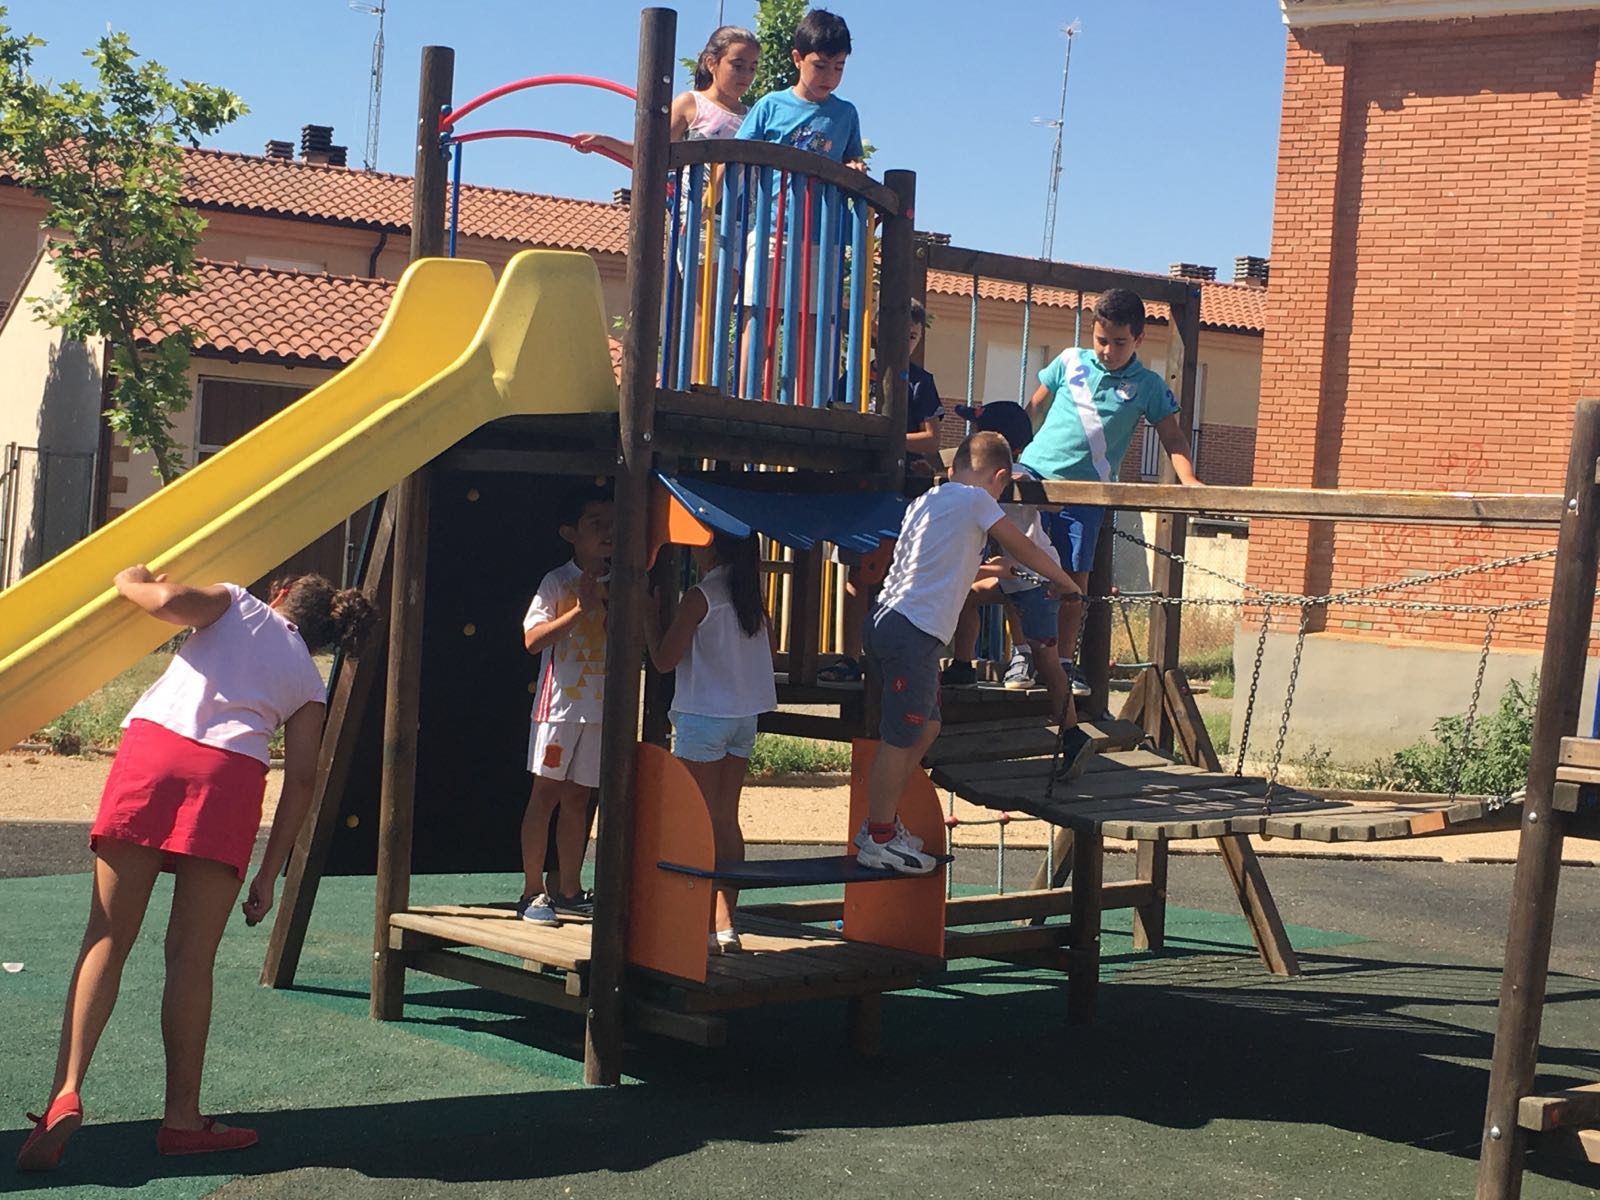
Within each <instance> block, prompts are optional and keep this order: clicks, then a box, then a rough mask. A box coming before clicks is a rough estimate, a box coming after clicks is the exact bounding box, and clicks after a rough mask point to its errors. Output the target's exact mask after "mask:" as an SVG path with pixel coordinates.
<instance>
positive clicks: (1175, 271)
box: [1167, 263, 1217, 283]
mask: <svg viewBox="0 0 1600 1200" xmlns="http://www.w3.org/2000/svg"><path fill="white" fill-rule="evenodd" d="M1167 274H1168V275H1169V276H1170V277H1172V278H1173V279H1199V280H1202V281H1203V282H1205V283H1213V282H1215V280H1216V278H1217V269H1216V268H1215V267H1204V266H1201V265H1200V264H1199V263H1173V264H1172V265H1171V266H1170V267H1168V268H1167Z"/></svg>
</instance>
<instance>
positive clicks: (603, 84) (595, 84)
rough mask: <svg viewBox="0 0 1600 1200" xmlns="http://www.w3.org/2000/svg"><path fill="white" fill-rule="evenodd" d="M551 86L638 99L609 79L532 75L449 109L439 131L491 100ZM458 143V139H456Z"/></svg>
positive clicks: (634, 94)
mask: <svg viewBox="0 0 1600 1200" xmlns="http://www.w3.org/2000/svg"><path fill="white" fill-rule="evenodd" d="M551 84H573V85H575V86H577V87H592V88H599V89H600V90H601V91H606V92H615V93H616V94H617V95H619V96H624V97H626V98H627V99H629V100H636V99H638V93H637V92H635V91H634V90H633V89H632V88H631V87H628V86H627V85H626V84H622V83H613V82H612V81H611V80H609V79H601V78H599V77H598V76H595V75H534V76H531V77H529V78H527V79H519V80H517V81H516V82H515V83H503V84H501V85H500V86H499V87H497V88H491V89H489V90H488V91H487V92H485V93H484V94H483V95H481V96H475V97H473V98H472V99H471V100H468V101H467V102H466V103H465V104H463V105H462V106H461V107H460V108H454V109H451V110H450V111H449V112H447V113H444V114H442V115H441V116H440V117H439V131H440V132H441V133H448V132H449V131H450V130H452V129H454V128H455V125H456V122H457V121H459V120H461V118H462V117H464V116H466V115H467V114H468V113H470V112H472V111H473V110H474V109H478V108H482V107H483V106H484V105H485V104H487V103H489V101H491V100H498V99H500V97H501V96H509V95H510V94H511V93H512V92H520V91H523V90H524V89H526V88H535V87H548V86H549V85H551ZM457 140H458V141H459V140H460V139H457Z"/></svg>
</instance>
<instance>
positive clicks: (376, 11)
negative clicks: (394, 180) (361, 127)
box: [349, 0, 388, 171]
mask: <svg viewBox="0 0 1600 1200" xmlns="http://www.w3.org/2000/svg"><path fill="white" fill-rule="evenodd" d="M349 4H350V7H351V8H353V9H355V11H356V12H362V13H369V14H371V15H373V16H375V17H377V18H378V36H377V37H375V38H373V39H372V81H371V84H370V86H369V87H368V89H367V148H366V151H365V152H364V153H363V154H362V156H361V165H362V167H363V169H365V170H368V171H376V170H377V169H378V126H379V124H380V122H381V121H382V119H383V14H384V12H385V11H387V5H388V0H372V3H365V2H364V0H349Z"/></svg>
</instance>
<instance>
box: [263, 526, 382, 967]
mask: <svg viewBox="0 0 1600 1200" xmlns="http://www.w3.org/2000/svg"><path fill="white" fill-rule="evenodd" d="M393 541H394V511H393V510H392V509H391V508H390V507H389V506H388V505H384V506H383V509H382V512H381V514H380V515H379V517H378V522H377V526H376V528H375V529H374V530H373V535H372V540H371V543H370V544H371V551H370V553H369V554H368V557H367V566H366V572H365V574H364V575H363V577H362V580H361V587H362V590H363V591H365V592H366V593H367V595H368V596H371V597H372V601H373V606H374V608H376V610H377V619H376V620H375V621H374V622H373V626H372V629H371V631H370V633H369V634H368V638H367V645H368V647H369V653H368V655H367V656H365V659H364V660H363V659H362V658H345V659H344V660H343V661H341V662H340V664H339V678H338V679H337V680H336V681H335V682H334V687H333V696H332V697H331V700H330V703H329V705H328V723H327V725H326V726H324V728H323V730H322V745H321V747H320V749H319V751H318V754H317V783H316V790H315V791H314V792H313V793H312V797H311V813H310V816H309V818H308V819H307V820H306V822H305V823H304V824H303V825H302V826H301V827H300V834H299V836H298V837H297V838H296V839H295V844H294V851H293V852H292V853H291V854H290V856H289V871H288V874H287V876H286V877H285V879H284V883H283V897H282V900H281V901H280V902H279V904H278V911H277V913H276V915H275V916H274V917H273V919H272V936H271V938H269V939H268V941H267V954H266V958H265V960H264V961H263V962H262V964H261V983H262V985H263V986H265V987H271V988H286V987H292V986H293V985H294V977H295V972H296V971H298V970H299V967H300V952H301V950H302V949H304V947H305V940H306V930H307V928H309V926H310V924H311V910H312V908H313V907H315V905H316V902H317V889H318V887H319V886H320V885H321V883H322V872H323V868H324V867H325V866H326V865H327V861H328V851H329V850H330V849H331V848H332V846H333V838H334V834H335V833H337V832H338V828H339V810H340V808H341V807H342V803H343V800H344V793H345V788H346V787H347V786H349V781H350V767H351V761H352V758H353V756H354V754H355V745H356V740H357V738H358V737H359V736H360V733H361V724H362V721H363V720H365V719H368V718H369V717H370V716H371V715H372V712H371V709H372V706H373V704H374V703H375V702H376V701H377V699H378V697H379V696H381V695H382V693H381V692H380V691H379V688H378V684H379V681H380V680H381V679H382V678H383V675H384V666H385V663H384V650H385V648H386V643H387V639H388V635H389V602H390V589H391V584H392V581H393V576H392V572H391V571H390V569H389V568H390V556H389V550H390V546H391V545H392V543H393Z"/></svg>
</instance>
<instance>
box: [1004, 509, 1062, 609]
mask: <svg viewBox="0 0 1600 1200" xmlns="http://www.w3.org/2000/svg"><path fill="white" fill-rule="evenodd" d="M989 536H990V537H992V538H993V539H994V540H995V541H997V542H999V543H1000V549H1002V550H1004V551H1005V552H1006V553H1007V554H1009V555H1010V556H1011V557H1012V558H1014V559H1016V560H1017V561H1018V562H1019V563H1021V564H1022V565H1023V566H1025V567H1027V568H1028V570H1030V571H1032V572H1033V573H1034V574H1035V575H1043V576H1044V577H1045V578H1046V579H1048V580H1049V581H1050V582H1051V583H1053V584H1055V585H1056V591H1057V592H1058V593H1059V594H1061V595H1063V596H1072V595H1074V594H1077V595H1081V594H1082V593H1081V592H1080V591H1079V589H1078V585H1077V584H1076V583H1074V582H1073V581H1072V576H1071V575H1068V574H1067V573H1066V572H1065V571H1063V570H1062V569H1061V564H1060V563H1058V562H1057V561H1056V560H1055V559H1054V558H1053V557H1051V556H1050V555H1049V554H1046V553H1045V552H1044V551H1043V550H1042V549H1040V547H1039V546H1038V545H1037V544H1035V542H1034V540H1033V539H1032V538H1031V537H1029V536H1028V535H1027V534H1025V533H1023V532H1022V530H1021V529H1019V528H1017V526H1016V525H1015V524H1014V523H1013V522H1012V521H1011V519H1010V518H1009V517H1002V518H1001V519H1000V520H998V521H996V522H995V523H994V524H993V525H991V526H990V527H989Z"/></svg>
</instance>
